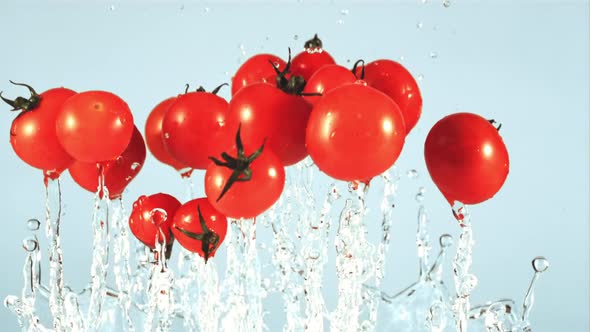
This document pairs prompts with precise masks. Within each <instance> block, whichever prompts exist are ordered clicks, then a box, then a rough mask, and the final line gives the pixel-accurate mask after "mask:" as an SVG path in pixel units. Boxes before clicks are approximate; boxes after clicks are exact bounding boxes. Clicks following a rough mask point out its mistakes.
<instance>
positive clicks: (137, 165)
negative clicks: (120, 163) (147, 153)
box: [131, 162, 141, 171]
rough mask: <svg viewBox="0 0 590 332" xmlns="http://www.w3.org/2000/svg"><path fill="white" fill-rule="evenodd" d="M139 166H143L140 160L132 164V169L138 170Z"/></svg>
mask: <svg viewBox="0 0 590 332" xmlns="http://www.w3.org/2000/svg"><path fill="white" fill-rule="evenodd" d="M139 167H141V164H140V163H138V162H134V163H133V164H131V170H132V171H136V170H137V169H138V168H139Z"/></svg>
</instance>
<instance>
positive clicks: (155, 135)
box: [144, 97, 188, 171]
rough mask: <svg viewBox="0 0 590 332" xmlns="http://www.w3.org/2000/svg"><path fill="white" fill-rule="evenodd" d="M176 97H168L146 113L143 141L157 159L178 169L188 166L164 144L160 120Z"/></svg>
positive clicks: (161, 120)
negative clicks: (175, 157)
mask: <svg viewBox="0 0 590 332" xmlns="http://www.w3.org/2000/svg"><path fill="white" fill-rule="evenodd" d="M176 99H177V97H171V98H168V99H166V100H164V101H162V102H160V103H159V104H158V105H156V107H154V109H153V110H152V111H151V112H150V114H149V115H148V118H147V120H146V122H145V131H144V133H145V141H146V143H147V147H148V149H149V150H150V152H151V153H152V155H153V156H154V158H156V159H157V160H158V161H160V162H161V163H164V164H166V165H168V166H170V167H172V168H174V169H175V170H177V171H179V170H181V169H183V168H187V167H188V166H186V165H184V164H183V163H181V162H180V161H178V160H176V159H174V157H172V155H170V153H169V152H168V150H167V149H166V147H165V146H164V138H163V134H162V122H163V120H164V116H165V115H166V112H167V111H168V109H169V108H170V106H172V104H174V103H175V102H176Z"/></svg>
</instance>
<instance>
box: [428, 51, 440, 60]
mask: <svg viewBox="0 0 590 332" xmlns="http://www.w3.org/2000/svg"><path fill="white" fill-rule="evenodd" d="M430 58H432V59H436V58H438V53H436V52H434V51H433V52H430Z"/></svg>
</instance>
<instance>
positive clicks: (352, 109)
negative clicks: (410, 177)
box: [306, 83, 406, 181]
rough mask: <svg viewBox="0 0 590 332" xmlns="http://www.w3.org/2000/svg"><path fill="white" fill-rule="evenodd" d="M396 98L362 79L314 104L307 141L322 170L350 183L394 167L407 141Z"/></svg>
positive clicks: (314, 159) (332, 92)
mask: <svg viewBox="0 0 590 332" xmlns="http://www.w3.org/2000/svg"><path fill="white" fill-rule="evenodd" d="M405 136H406V132H405V127H404V121H403V117H402V115H401V112H400V110H399V108H398V107H397V105H396V104H395V102H393V100H391V98H389V97H388V96H386V95H385V94H383V93H381V92H379V91H377V90H376V89H373V88H371V87H369V86H366V85H363V84H361V83H354V84H348V85H343V86H341V87H338V88H336V89H334V90H332V91H330V92H328V93H327V94H326V95H324V96H323V97H322V98H321V99H320V100H319V101H318V102H317V104H316V105H315V107H314V109H313V111H312V112H311V116H310V117H309V122H308V125H307V134H306V143H307V149H308V151H309V154H310V156H311V158H312V159H313V161H314V162H315V164H316V165H317V166H318V168H319V169H320V170H321V171H323V172H324V173H326V174H328V175H329V176H331V177H333V178H335V179H339V180H345V181H354V180H361V181H362V180H367V179H370V178H372V177H374V176H376V175H379V174H381V173H383V172H384V171H386V170H387V169H389V167H391V166H392V165H393V163H394V162H395V161H396V160H397V158H398V156H399V155H400V153H401V151H402V147H403V146H404V141H405Z"/></svg>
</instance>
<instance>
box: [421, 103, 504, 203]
mask: <svg viewBox="0 0 590 332" xmlns="http://www.w3.org/2000/svg"><path fill="white" fill-rule="evenodd" d="M494 124H495V121H494V120H486V119H485V118H483V117H481V116H479V115H477V114H473V113H455V114H451V115H448V116H446V117H444V118H442V119H441V120H439V121H438V122H437V123H436V124H435V125H434V126H433V127H432V129H431V130H430V132H429V133H428V136H427V137H426V142H425V143H424V159H425V160H426V166H427V168H428V172H429V173H430V176H431V177H432V180H433V181H434V183H435V184H436V186H437V187H438V189H439V190H440V191H441V192H442V194H443V195H444V196H445V198H446V199H447V200H448V202H449V204H451V205H453V204H454V202H455V201H459V202H461V203H463V204H478V203H481V202H484V201H486V200H488V199H490V198H491V197H493V196H494V195H495V194H496V193H497V192H498V191H499V190H500V188H501V187H502V186H503V184H504V182H505V181H506V178H507V176H508V172H509V167H510V162H509V157H508V151H507V149H506V146H505V145H504V141H503V140H502V137H501V136H500V134H499V129H500V126H498V127H495V126H494Z"/></svg>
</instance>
